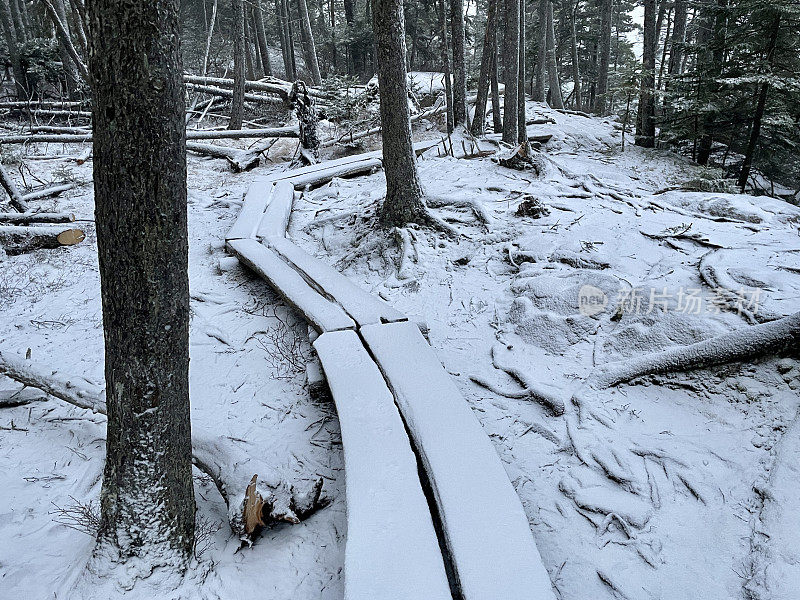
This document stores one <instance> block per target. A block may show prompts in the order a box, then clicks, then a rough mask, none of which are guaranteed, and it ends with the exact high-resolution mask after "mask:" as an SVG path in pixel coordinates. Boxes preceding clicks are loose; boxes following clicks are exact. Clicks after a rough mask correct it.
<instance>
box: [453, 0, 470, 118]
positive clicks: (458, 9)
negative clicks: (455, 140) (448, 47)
mask: <svg viewBox="0 0 800 600" xmlns="http://www.w3.org/2000/svg"><path fill="white" fill-rule="evenodd" d="M450 30H451V32H452V35H451V37H452V39H453V121H454V123H455V124H456V125H463V126H465V127H466V126H468V123H467V71H466V65H465V63H464V44H465V32H464V3H463V0H450Z"/></svg>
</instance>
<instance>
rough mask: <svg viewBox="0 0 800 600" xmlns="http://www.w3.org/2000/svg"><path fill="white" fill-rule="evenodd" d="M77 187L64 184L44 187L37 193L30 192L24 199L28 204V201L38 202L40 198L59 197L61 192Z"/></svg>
mask: <svg viewBox="0 0 800 600" xmlns="http://www.w3.org/2000/svg"><path fill="white" fill-rule="evenodd" d="M75 187H77V184H75V183H62V184H59V185H51V186H47V187H43V188H42V189H40V190H36V191H35V192H28V193H27V194H24V195H23V196H22V199H23V200H25V202H27V201H28V200H38V199H39V198H49V197H50V196H58V195H59V194H60V193H61V192H66V191H67V190H71V189H73V188H75Z"/></svg>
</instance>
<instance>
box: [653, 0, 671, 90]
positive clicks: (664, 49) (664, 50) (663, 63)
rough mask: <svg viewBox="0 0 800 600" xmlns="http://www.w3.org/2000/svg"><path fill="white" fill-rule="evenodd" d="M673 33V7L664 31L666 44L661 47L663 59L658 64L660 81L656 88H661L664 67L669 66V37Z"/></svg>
mask: <svg viewBox="0 0 800 600" xmlns="http://www.w3.org/2000/svg"><path fill="white" fill-rule="evenodd" d="M671 34H672V7H670V8H669V9H668V10H667V31H666V32H665V33H664V46H663V47H662V49H661V61H660V62H659V65H658V81H657V82H656V89H657V90H661V89H662V87H661V85H662V83H663V81H664V69H665V68H666V66H667V48H669V38H670V35H671ZM656 43H658V40H656Z"/></svg>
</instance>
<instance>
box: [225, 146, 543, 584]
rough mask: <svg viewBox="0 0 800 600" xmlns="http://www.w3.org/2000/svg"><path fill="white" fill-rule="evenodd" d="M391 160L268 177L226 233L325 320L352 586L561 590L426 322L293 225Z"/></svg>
mask: <svg viewBox="0 0 800 600" xmlns="http://www.w3.org/2000/svg"><path fill="white" fill-rule="evenodd" d="M430 146H431V144H427V146H426V145H425V144H423V145H418V146H417V149H418V151H422V150H424V149H426V148H427V147H430ZM380 166H381V160H380V155H379V154H378V153H374V152H372V153H367V154H361V155H358V156H351V157H347V158H343V159H338V160H335V161H329V162H326V163H322V164H319V165H313V166H311V167H304V168H302V169H298V170H295V171H289V172H286V173H281V174H278V175H271V176H269V177H266V178H263V179H260V180H258V181H256V182H255V183H254V184H253V185H252V186H251V188H250V190H249V191H248V192H247V194H246V195H245V199H244V204H243V207H242V211H241V213H240V215H239V217H238V219H237V220H236V222H235V224H234V226H233V227H232V228H231V230H230V232H229V233H228V235H227V237H226V241H227V245H228V248H229V250H230V251H231V252H232V253H234V254H235V255H236V256H237V257H238V258H239V259H240V260H241V261H242V262H243V263H244V264H246V265H248V266H249V267H250V268H252V269H253V270H254V271H255V272H257V273H258V274H259V275H261V276H262V277H263V278H264V279H265V280H266V281H267V282H268V283H269V284H270V286H272V287H273V288H274V289H275V290H276V291H277V292H278V293H279V294H281V296H283V297H284V298H285V299H286V301H287V302H288V303H289V304H290V305H292V306H293V307H294V308H295V309H296V310H297V311H298V312H299V313H300V314H302V315H303V316H304V318H305V319H306V320H307V321H308V322H309V324H310V325H312V326H313V327H314V328H315V329H316V330H317V331H318V332H319V333H320V335H319V337H318V338H317V339H316V340H315V342H314V347H315V349H316V351H317V354H318V356H319V359H320V362H321V363H322V367H323V370H324V372H325V376H326V378H327V380H328V385H329V387H330V390H331V394H332V396H333V399H334V402H335V403H336V408H337V412H338V414H339V420H340V423H341V431H342V443H343V446H344V457H345V481H346V489H347V499H346V500H347V512H348V517H347V547H346V556H345V597H346V598H347V599H348V600H376V599H378V598H392V599H393V600H412V599H414V600H423V599H424V600H439V599H442V600H446V599H449V598H453V597H455V598H456V599H457V600H459V599H463V600H523V599H525V600H531V599H536V600H538V599H547V600H550V599H552V598H553V597H554V596H553V592H552V589H551V585H550V579H549V577H548V575H547V572H546V571H545V568H544V566H543V564H542V561H541V558H540V556H539V552H538V550H537V548H536V544H535V542H534V539H533V536H532V534H531V530H530V527H529V524H528V520H527V517H526V515H525V513H524V511H523V508H522V505H521V503H520V501H519V498H518V497H517V494H516V492H515V491H514V488H513V486H512V485H511V482H510V481H509V479H508V477H507V475H506V473H505V470H504V468H503V465H502V463H501V462H500V458H499V457H498V455H497V453H496V452H495V450H494V448H493V446H492V443H491V441H490V440H489V438H488V436H487V435H486V434H485V433H484V432H483V429H482V428H481V426H480V424H479V423H478V421H477V419H476V418H475V416H474V415H473V414H472V411H471V409H470V408H469V406H468V405H467V403H466V401H465V400H464V399H463V397H462V396H461V394H460V393H459V391H458V389H457V387H456V386H455V384H454V383H453V381H452V379H451V378H450V376H449V375H448V373H447V372H446V371H445V370H444V368H443V367H442V365H441V363H440V362H439V360H438V359H437V358H436V355H435V353H434V352H433V350H432V349H431V348H430V346H429V345H428V343H427V342H426V341H425V339H424V338H423V337H422V334H421V333H420V331H419V329H418V328H417V327H416V326H415V325H414V324H412V323H411V322H409V321H408V318H407V317H406V316H405V315H403V314H402V313H400V312H398V311H397V310H395V309H394V308H392V307H391V306H389V305H387V304H386V303H384V302H383V301H381V300H380V299H378V298H376V297H374V296H372V295H371V294H369V293H367V292H366V291H364V290H362V289H361V288H359V287H358V286H356V285H355V284H353V283H352V282H351V281H350V280H349V279H347V278H346V277H345V276H344V275H342V274H341V273H339V272H338V271H336V270H335V269H333V268H331V267H330V266H328V265H326V264H324V263H323V262H321V261H319V260H318V259H316V258H315V257H313V256H311V255H309V254H307V253H306V252H305V251H303V250H302V249H301V248H299V247H298V246H296V245H295V244H294V243H292V242H291V240H289V239H287V238H286V235H285V234H286V227H287V225H288V222H289V217H290V214H291V209H292V203H293V201H294V196H295V193H296V192H295V189H300V190H302V189H303V188H305V187H306V186H307V185H318V184H320V183H324V182H325V181H327V180H330V179H331V178H332V177H335V176H342V175H354V174H359V173H364V172H370V171H372V170H374V169H376V168H379V167H380Z"/></svg>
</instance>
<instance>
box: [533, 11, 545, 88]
mask: <svg viewBox="0 0 800 600" xmlns="http://www.w3.org/2000/svg"><path fill="white" fill-rule="evenodd" d="M536 21H537V22H536V70H535V79H534V84H533V99H534V100H535V101H536V102H544V101H545V99H546V98H547V95H546V92H547V83H546V81H545V78H546V76H547V0H539V3H538V4H537V5H536Z"/></svg>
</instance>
